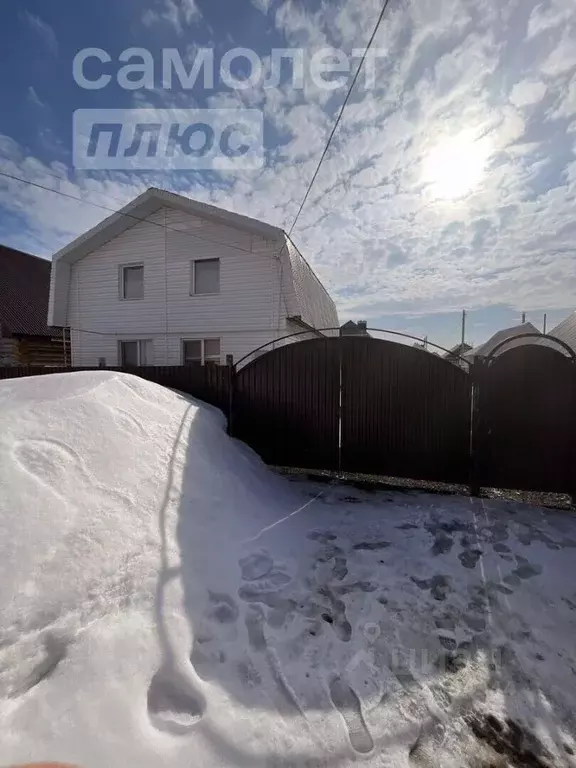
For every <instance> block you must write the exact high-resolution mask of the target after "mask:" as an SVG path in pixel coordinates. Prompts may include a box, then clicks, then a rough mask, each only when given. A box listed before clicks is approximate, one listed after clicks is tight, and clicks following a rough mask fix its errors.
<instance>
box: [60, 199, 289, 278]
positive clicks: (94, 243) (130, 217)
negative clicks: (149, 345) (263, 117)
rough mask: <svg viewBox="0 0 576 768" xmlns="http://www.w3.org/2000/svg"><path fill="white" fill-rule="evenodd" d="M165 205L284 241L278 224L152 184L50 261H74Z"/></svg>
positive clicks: (265, 237)
mask: <svg viewBox="0 0 576 768" xmlns="http://www.w3.org/2000/svg"><path fill="white" fill-rule="evenodd" d="M166 207H168V208H174V209H176V210H180V211H183V212H184V213H189V214H190V215H192V216H198V217H200V218H204V219H211V220H213V221H215V222H218V223H220V224H223V225H225V226H229V227H234V228H235V229H240V230H243V231H245V232H248V233H251V234H255V235H259V236H260V237H262V238H264V239H266V240H279V241H284V240H285V238H286V235H285V233H284V231H283V230H282V229H280V228H279V227H273V226H272V225H270V224H266V223H264V222H262V221H258V220H257V219H251V218H250V217H248V216H242V215H240V214H238V213H232V211H225V210H223V209H221V208H217V207H216V206H214V205H209V204H208V203H201V202H198V201H197V200H191V199H190V198H188V197H183V196H182V195H176V194H174V193H172V192H167V191H166V190H163V189H156V188H155V187H151V188H150V189H148V190H146V192H144V193H143V194H141V195H139V196H138V197H137V198H135V199H134V200H132V201H131V202H130V203H128V205H125V206H124V208H121V209H120V210H119V211H117V212H116V213H113V214H112V215H111V216H108V217H107V218H106V219H104V220H103V221H101V222H100V223H99V224H97V225H96V226H95V227H93V228H92V229H90V230H88V232H85V233H84V234H83V235H80V237H77V238H76V240H73V241H72V242H71V243H69V244H68V245H66V246H65V247H64V248H62V249H61V250H59V251H58V252H57V253H55V254H54V256H53V259H52V261H53V262H54V263H56V262H58V261H60V262H67V263H68V264H74V263H75V262H77V261H79V260H80V259H82V258H84V256H87V255H88V254H89V253H91V252H92V251H94V250H96V249H97V248H100V247H101V246H102V245H104V244H105V243H107V242H109V241H110V240H112V239H113V238H115V237H117V236H118V235H120V234H121V233H122V232H124V231H126V230H127V229H129V228H130V227H133V226H134V225H135V224H138V223H139V222H141V221H144V220H145V219H147V218H148V217H149V216H151V215H152V214H153V213H156V211H159V210H160V209H161V208H166Z"/></svg>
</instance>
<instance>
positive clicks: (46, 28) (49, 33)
mask: <svg viewBox="0 0 576 768" xmlns="http://www.w3.org/2000/svg"><path fill="white" fill-rule="evenodd" d="M23 15H24V18H25V19H26V21H27V22H28V24H29V25H30V26H31V27H32V29H33V30H35V31H36V32H37V33H38V34H39V35H40V37H41V38H42V40H43V41H44V43H45V45H46V47H47V48H48V50H49V51H50V52H51V53H53V54H54V56H57V55H58V39H57V38H56V33H55V32H54V30H53V29H52V27H51V26H50V24H47V23H46V22H45V21H42V19H41V18H40V16H35V15H34V14H32V13H30V12H29V11H26V10H25V11H24V14H23Z"/></svg>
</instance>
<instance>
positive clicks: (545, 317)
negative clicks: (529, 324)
mask: <svg viewBox="0 0 576 768" xmlns="http://www.w3.org/2000/svg"><path fill="white" fill-rule="evenodd" d="M547 321H548V315H547V314H546V313H544V329H543V331H542V333H543V334H544V336H546V324H547Z"/></svg>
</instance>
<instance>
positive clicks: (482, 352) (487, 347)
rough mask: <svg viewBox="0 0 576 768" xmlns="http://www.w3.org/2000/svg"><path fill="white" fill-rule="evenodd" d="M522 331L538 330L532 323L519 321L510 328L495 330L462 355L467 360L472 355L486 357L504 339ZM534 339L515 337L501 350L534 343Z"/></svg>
mask: <svg viewBox="0 0 576 768" xmlns="http://www.w3.org/2000/svg"><path fill="white" fill-rule="evenodd" d="M524 333H538V334H539V333H540V331H539V330H538V328H536V326H534V325H532V323H521V324H520V325H514V326H512V328H503V329H502V330H501V331H497V333H495V334H494V335H493V336H491V337H490V338H489V339H488V341H485V342H484V344H480V346H478V347H475V348H474V349H473V350H472V351H471V352H468V353H466V355H464V357H466V358H467V359H468V360H471V359H472V358H474V357H487V356H488V355H490V354H491V353H492V352H493V351H494V349H496V347H497V346H498V344H500V343H501V342H503V341H505V340H506V339H511V338H512V337H514V336H520V335H521V334H524ZM536 341H537V339H517V340H515V341H511V342H510V343H509V344H506V345H505V346H503V347H502V351H503V352H504V351H505V350H508V349H512V348H513V347H518V346H522V345H523V344H527V343H528V344H534V343H535V342H536Z"/></svg>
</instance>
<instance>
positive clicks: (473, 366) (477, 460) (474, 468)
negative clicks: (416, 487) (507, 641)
mask: <svg viewBox="0 0 576 768" xmlns="http://www.w3.org/2000/svg"><path fill="white" fill-rule="evenodd" d="M366 330H367V331H370V332H373V333H384V334H388V335H390V336H396V337H401V338H405V339H409V340H412V341H416V342H419V343H420V344H422V345H425V344H426V345H427V346H429V347H433V348H434V349H436V350H440V351H441V352H445V353H451V350H448V349H446V348H445V347H443V346H441V345H439V344H436V343H434V342H430V341H428V340H427V339H422V338H420V337H418V336H414V335H413V334H409V333H403V332H400V331H394V330H388V329H385V328H366ZM326 334H338V336H337V337H336V336H335V335H333V336H330V335H328V336H327V335H326ZM314 336H315V337H316V338H317V339H322V338H323V339H326V340H328V339H331V340H332V339H333V340H334V341H335V342H336V341H338V340H339V341H340V342H342V341H344V342H345V343H346V342H349V341H350V340H351V341H352V342H353V341H354V340H355V339H357V338H360V339H361V338H363V337H362V336H360V335H359V336H356V335H354V334H350V335H344V336H341V335H340V327H333V328H323V329H313V328H310V329H308V330H303V331H299V332H297V333H292V334H287V335H286V336H282V337H280V338H279V339H275V340H273V341H270V342H267V343H266V344H262V345H260V346H259V347H257V348H256V349H254V350H252V351H251V352H249V353H248V354H247V355H244V357H242V358H241V359H240V360H239V361H238V362H236V363H235V364H234V363H233V361H232V359H229V360H228V365H229V371H230V387H229V390H230V402H229V434H231V435H233V436H238V435H236V434H235V425H234V419H235V407H236V405H237V403H236V402H235V393H236V383H237V377H238V376H239V375H241V374H242V371H243V370H245V369H246V368H247V367H249V366H252V365H253V364H255V363H256V362H257V361H258V360H261V359H262V353H263V352H264V351H265V350H266V348H267V347H272V350H270V352H275V351H278V349H283V348H287V347H291V346H299V345H298V344H297V343H296V344H291V343H290V340H294V341H296V342H297V341H298V340H299V339H301V338H302V337H314ZM530 337H532V338H537V339H538V340H539V341H547V342H552V343H553V344H557V345H558V346H560V347H562V348H563V349H564V350H565V351H566V353H567V354H568V356H569V357H570V358H571V359H572V360H573V361H574V363H575V368H576V354H575V353H574V351H573V350H572V349H571V348H570V347H569V346H568V345H567V344H566V343H565V342H563V341H562V340H561V339H557V338H556V337H554V336H549V335H544V334H537V333H526V334H520V335H518V336H514V337H511V338H509V339H505V340H504V341H502V342H500V343H499V344H498V345H497V346H496V347H495V348H494V349H493V350H492V352H491V353H490V355H489V356H487V357H477V358H475V359H474V360H472V361H471V360H468V359H466V358H464V357H462V356H461V355H455V356H454V358H453V360H454V361H461V362H463V363H464V364H465V369H464V370H465V371H466V370H467V371H468V374H467V375H468V376H469V377H470V378H469V380H470V391H471V413H470V442H469V452H468V460H469V467H470V471H469V479H468V485H469V488H470V494H471V495H474V496H478V495H480V490H481V487H480V481H481V473H480V465H481V459H482V454H483V452H484V450H485V441H484V439H483V419H482V413H481V411H480V405H481V397H480V391H481V389H480V388H481V387H482V379H483V372H484V371H485V370H486V368H487V367H489V366H490V365H491V363H492V362H493V361H494V360H495V358H496V354H497V353H498V352H499V351H500V350H501V349H502V348H503V347H505V346H506V345H508V344H510V343H511V342H513V341H516V340H518V339H527V338H530ZM307 340H312V339H311V338H309V339H307ZM373 340H374V341H385V340H384V339H373ZM278 344H281V345H282V346H281V347H279V348H278V347H277V345H278ZM424 351H425V350H424ZM504 354H505V353H504ZM255 355H256V356H257V357H254V356H255ZM250 358H253V359H252V360H251V361H250V362H247V361H249V359H250ZM445 362H446V365H452V364H456V362H454V363H452V362H449V361H445ZM339 419H340V423H341V420H342V414H341V413H339ZM239 437H240V436H239ZM240 439H242V438H241V437H240ZM340 449H341V446H339V461H338V466H334V467H330V469H332V470H333V471H336V472H338V471H346V469H345V468H344V469H342V461H341V456H340ZM574 455H575V457H576V425H575V435H574ZM303 468H304V469H305V468H306V467H303ZM309 468H310V469H312V468H313V467H309ZM326 468H328V467H326ZM357 471H359V470H357ZM414 479H418V478H416V477H415V478H414ZM442 482H450V481H449V480H444V481H442ZM575 486H576V478H575ZM559 492H560V491H559ZM572 497H573V499H574V501H576V487H575V488H574V490H573V492H572Z"/></svg>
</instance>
